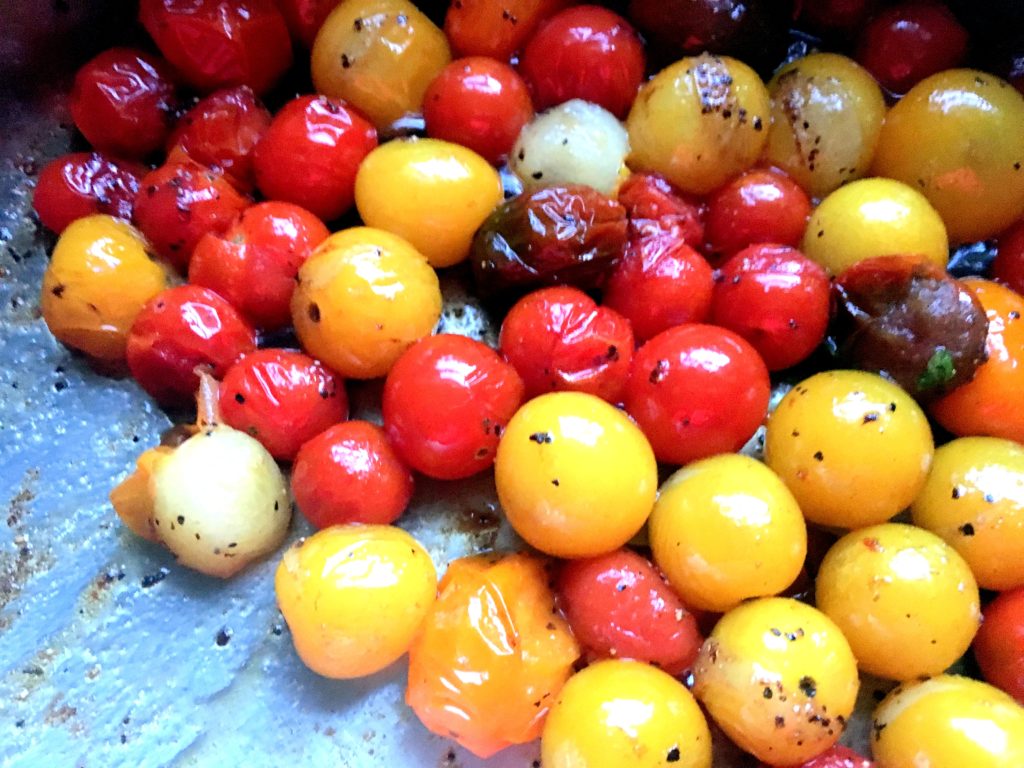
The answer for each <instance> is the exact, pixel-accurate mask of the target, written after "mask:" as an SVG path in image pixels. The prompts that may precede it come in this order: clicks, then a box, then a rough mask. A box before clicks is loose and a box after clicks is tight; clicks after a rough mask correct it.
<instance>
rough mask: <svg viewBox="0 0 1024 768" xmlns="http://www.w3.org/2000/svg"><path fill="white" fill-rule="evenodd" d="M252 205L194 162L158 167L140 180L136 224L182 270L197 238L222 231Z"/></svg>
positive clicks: (214, 173) (211, 172)
mask: <svg viewBox="0 0 1024 768" xmlns="http://www.w3.org/2000/svg"><path fill="white" fill-rule="evenodd" d="M250 202H251V201H250V200H249V198H247V197H243V196H242V195H240V194H239V193H238V192H236V191H235V188H234V187H233V186H231V184H230V182H228V180H227V179H225V178H224V176H223V175H222V174H220V173H218V172H216V171H213V170H211V169H209V168H206V167H204V166H202V165H199V164H198V163H193V162H183V163H173V164H168V165H162V166H160V167H159V168H157V169H156V170H155V171H150V172H149V173H147V174H146V175H145V176H144V177H143V179H142V182H141V186H140V189H139V192H138V194H137V195H136V196H135V212H134V217H135V224H136V225H137V226H138V228H139V229H140V230H142V233H143V234H144V235H145V236H146V237H147V238H149V241H150V242H151V243H152V244H153V247H154V248H155V249H156V252H157V253H159V254H160V255H161V256H163V257H164V258H165V259H167V260H168V261H170V262H171V263H172V264H173V265H174V266H175V267H176V268H177V269H179V270H180V271H182V272H185V271H186V270H187V269H188V263H189V260H190V259H191V258H192V251H194V250H195V247H196V244H197V243H198V242H199V239H200V238H201V237H202V236H203V235H205V234H206V233H208V232H213V233H215V234H220V233H222V232H224V231H225V230H226V229H227V228H228V227H229V226H230V224H231V222H232V221H233V220H234V218H235V217H236V216H237V215H238V214H239V213H241V212H242V211H243V210H244V209H245V208H246V207H247V206H248V205H249V203H250Z"/></svg>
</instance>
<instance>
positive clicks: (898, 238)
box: [802, 179, 949, 275]
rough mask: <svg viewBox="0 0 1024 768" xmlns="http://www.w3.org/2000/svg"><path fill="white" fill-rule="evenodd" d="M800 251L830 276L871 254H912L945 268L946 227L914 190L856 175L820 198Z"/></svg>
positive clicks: (903, 185)
mask: <svg viewBox="0 0 1024 768" xmlns="http://www.w3.org/2000/svg"><path fill="white" fill-rule="evenodd" d="M802 250H803V252H804V253H806V254H807V255H808V256H809V257H810V258H812V259H814V260H815V261H816V262H818V263H819V264H821V266H823V267H824V268H825V269H827V270H828V271H829V272H831V273H832V274H835V275H838V274H839V273H840V272H842V271H843V270H844V269H846V268H847V267H852V266H853V265H854V264H856V263H857V262H859V261H864V259H870V258H873V257H875V256H892V255H897V254H916V255H921V256H924V257H925V258H926V259H928V260H929V261H933V262H935V263H936V264H938V265H939V266H940V267H943V268H945V266H946V263H947V262H948V261H949V241H948V239H947V237H946V227H945V225H944V224H943V223H942V218H941V217H940V216H939V214H938V212H937V211H936V210H935V209H934V208H932V206H931V204H929V202H928V200H927V199H926V198H925V197H924V195H922V194H921V193H920V192H918V191H916V190H914V189H911V188H910V187H908V186H907V185H906V184H901V183H900V182H898V181H893V180H892V179H861V180H859V181H855V182H853V183H851V184H847V185H845V186H842V187H840V188H839V189H837V190H836V191H835V192H833V193H832V194H830V195H829V196H828V197H826V198H825V199H824V200H822V201H821V205H819V206H818V207H817V208H816V209H815V210H814V212H813V213H812V214H811V218H810V220H809V221H808V222H807V229H806V230H805V232H804V240H803V246H802Z"/></svg>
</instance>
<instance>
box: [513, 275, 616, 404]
mask: <svg viewBox="0 0 1024 768" xmlns="http://www.w3.org/2000/svg"><path fill="white" fill-rule="evenodd" d="M498 346H499V349H500V351H501V353H502V354H503V355H504V356H505V359H506V360H508V361H509V363H510V364H511V365H512V367H513V368H515V369H516V371H517V372H518V373H519V376H520V377H521V378H522V380H523V383H524V384H525V386H526V396H527V397H528V398H532V397H536V396H538V395H542V394H544V393H545V392H556V391H573V392H586V393H588V394H591V395H596V396H597V397H600V398H601V399H602V400H607V401H608V402H610V403H617V402H619V400H620V399H621V396H622V389H623V387H625V385H626V377H627V376H628V375H629V364H630V361H631V360H632V359H633V350H634V344H633V331H632V329H631V328H630V325H629V321H628V320H626V319H625V318H624V317H622V315H620V314H619V313H618V312H615V311H614V310H611V309H608V308H607V307H599V306H597V304H596V303H595V302H594V300H593V299H592V298H590V297H589V296H587V294H585V293H583V291H580V290H578V289H576V288H568V287H556V288H542V289H541V290H539V291H535V292H533V293H531V294H528V295H526V296H524V297H523V298H522V299H520V300H519V301H518V302H516V304H515V305H514V306H513V307H512V309H511V310H509V313H508V315H506V316H505V321H504V322H503V323H502V326H501V335H500V338H499V342H498Z"/></svg>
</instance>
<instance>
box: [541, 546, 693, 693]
mask: <svg viewBox="0 0 1024 768" xmlns="http://www.w3.org/2000/svg"><path fill="white" fill-rule="evenodd" d="M556 594H557V595H558V598H559V605H560V606H561V608H562V610H563V611H564V612H565V616H566V619H568V621H569V626H570V627H572V631H573V634H574V635H575V636H576V639H577V640H578V641H579V642H580V644H581V645H582V646H583V648H584V650H585V652H586V653H587V655H588V657H589V658H590V660H594V659H607V658H617V659H636V660H638V661H645V662H647V663H648V664H653V665H655V666H656V667H658V668H660V669H662V670H664V671H665V672H668V673H669V674H670V675H673V676H678V675H681V674H682V673H683V672H685V671H686V670H687V669H689V668H690V666H691V665H692V664H693V662H694V660H695V659H696V658H697V652H698V651H699V650H700V644H701V643H702V642H703V638H702V637H701V635H700V631H699V630H698V629H697V621H696V619H695V618H694V616H693V614H692V613H690V612H689V611H688V610H687V609H686V606H684V605H683V603H682V601H681V600H680V599H679V597H678V596H677V595H676V594H675V593H674V592H673V591H672V589H671V587H669V585H668V584H667V583H666V581H665V579H664V578H663V577H662V575H661V574H660V573H659V572H658V570H657V569H656V568H655V567H654V566H653V565H652V564H651V562H650V561H649V560H647V559H646V558H644V557H642V556H640V555H638V554H637V553H635V552H633V551H631V550H628V549H620V550H617V551H615V552H611V553H609V554H607V555H601V556H598V557H592V558H585V559H581V560H570V561H568V562H567V563H565V564H564V565H563V566H562V568H561V570H560V571H559V574H558V580H557V582H556Z"/></svg>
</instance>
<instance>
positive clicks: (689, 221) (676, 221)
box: [618, 173, 705, 248]
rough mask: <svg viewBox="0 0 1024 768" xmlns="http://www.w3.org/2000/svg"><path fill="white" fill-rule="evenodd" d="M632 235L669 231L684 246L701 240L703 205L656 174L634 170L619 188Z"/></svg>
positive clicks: (693, 244)
mask: <svg viewBox="0 0 1024 768" xmlns="http://www.w3.org/2000/svg"><path fill="white" fill-rule="evenodd" d="M618 197H619V203H620V204H622V205H623V206H624V207H625V209H626V215H627V216H628V217H629V235H630V237H631V238H634V237H638V236H641V235H656V234H662V233H669V234H672V235H675V236H676V237H678V238H679V239H681V240H682V241H683V242H685V243H686V244H687V245H690V246H692V247H694V248H699V247H700V245H701V243H703V242H704V215H705V211H704V207H703V206H702V204H701V203H700V201H698V200H697V199H696V198H693V197H690V196H688V195H686V194H685V193H683V192H682V191H681V190H679V189H678V188H677V187H675V186H674V185H673V184H672V183H671V182H669V180H668V179H666V178H665V177H664V176H662V175H661V174H658V173H633V174H631V175H630V176H629V178H627V179H626V180H625V181H624V182H622V186H620V187H619V195H618Z"/></svg>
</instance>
